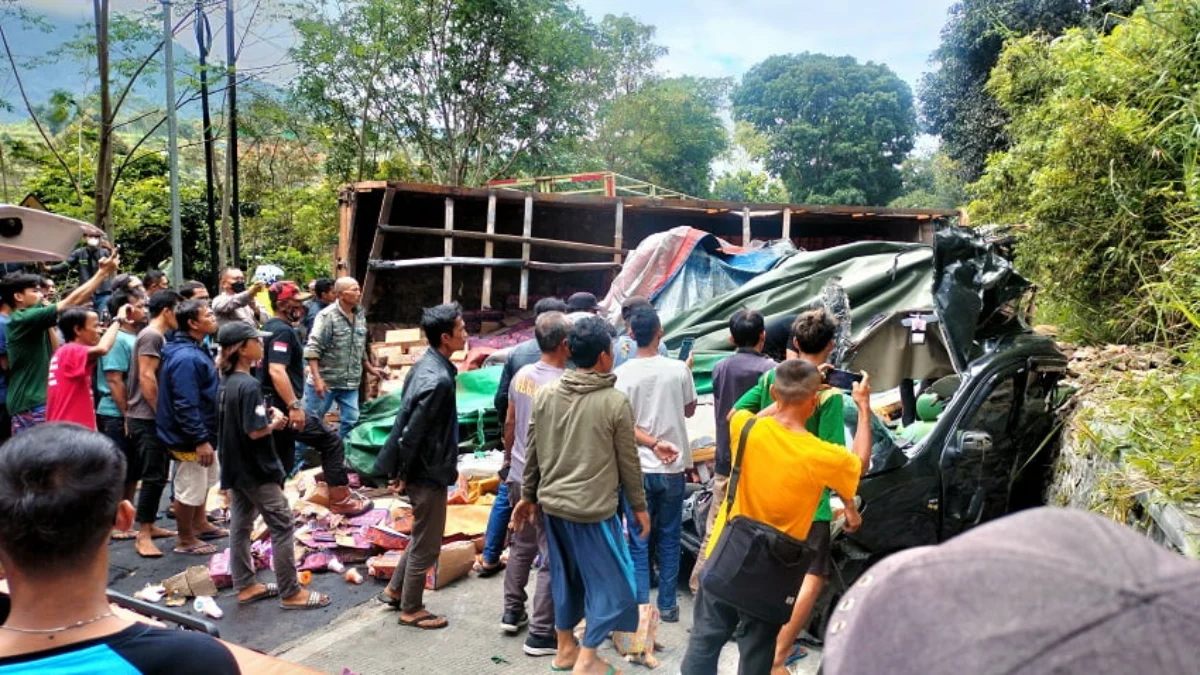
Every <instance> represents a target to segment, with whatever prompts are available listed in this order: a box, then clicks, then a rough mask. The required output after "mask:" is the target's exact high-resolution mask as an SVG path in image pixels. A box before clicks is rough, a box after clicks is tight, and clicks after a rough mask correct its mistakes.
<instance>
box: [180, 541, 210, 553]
mask: <svg viewBox="0 0 1200 675" xmlns="http://www.w3.org/2000/svg"><path fill="white" fill-rule="evenodd" d="M171 551H172V552H173V553H182V554H184V555H212V554H214V553H216V552H217V547H216V546H213V545H212V544H205V543H204V542H200V543H199V544H193V545H192V546H185V547H183V548H179V547H178V546H176V547H175V548H173V549H171Z"/></svg>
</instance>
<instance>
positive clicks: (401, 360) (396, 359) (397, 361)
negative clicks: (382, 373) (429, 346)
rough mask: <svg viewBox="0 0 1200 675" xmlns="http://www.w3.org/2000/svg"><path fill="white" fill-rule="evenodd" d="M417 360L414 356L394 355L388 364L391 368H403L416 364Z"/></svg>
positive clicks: (390, 357) (388, 360) (389, 358)
mask: <svg viewBox="0 0 1200 675" xmlns="http://www.w3.org/2000/svg"><path fill="white" fill-rule="evenodd" d="M417 358H418V357H416V356H413V355H412V354H392V355H391V356H389V357H388V359H387V364H388V367H389V368H403V367H404V366H411V365H412V364H414V363H416V362H417Z"/></svg>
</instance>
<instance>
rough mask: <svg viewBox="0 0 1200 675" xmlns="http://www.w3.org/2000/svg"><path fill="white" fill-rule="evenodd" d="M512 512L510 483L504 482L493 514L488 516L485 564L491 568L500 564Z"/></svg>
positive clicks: (484, 544)
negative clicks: (509, 496)
mask: <svg viewBox="0 0 1200 675" xmlns="http://www.w3.org/2000/svg"><path fill="white" fill-rule="evenodd" d="M512 512H513V505H512V502H510V501H509V500H508V481H504V480H502V481H500V489H498V490H497V491H496V503H494V504H492V514H491V515H490V516H488V524H487V534H486V535H484V539H483V564H485V565H488V566H491V565H495V564H496V563H498V562H500V552H501V551H503V550H504V538H505V536H506V535H508V521H509V520H511V519H512Z"/></svg>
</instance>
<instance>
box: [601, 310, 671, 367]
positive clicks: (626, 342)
mask: <svg viewBox="0 0 1200 675" xmlns="http://www.w3.org/2000/svg"><path fill="white" fill-rule="evenodd" d="M642 307H649V308H650V309H654V305H652V304H650V301H649V300H647V299H646V298H644V297H642V296H640V295H634V296H631V297H629V298H627V299H626V300H625V302H623V303H621V321H623V322H624V323H625V332H624V333H622V334H621V335H618V336H617V337H615V338H613V370H616V369H617V368H620V367H621V365H622V364H624V363H625V362H626V361H628V360H629V359H632V358H633V357H634V355H636V354H637V348H638V346H637V340H634V339H633V334H632V333H631V332H630V326H629V319H630V318H632V317H633V313H634V311H635V310H637V309H640V308H642ZM658 355H659V356H668V355H669V354H668V352H667V346H666V345H665V344H663V343H662V340H659V342H658Z"/></svg>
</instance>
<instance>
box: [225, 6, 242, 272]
mask: <svg viewBox="0 0 1200 675" xmlns="http://www.w3.org/2000/svg"><path fill="white" fill-rule="evenodd" d="M236 38H237V34H236V31H234V29H233V2H232V1H230V2H226V3H225V46H226V64H227V68H228V75H229V83H228V85H227V90H228V94H227V95H228V96H229V144H228V145H229V149H228V152H229V159H228V161H229V199H230V204H229V211H230V217H231V218H232V219H233V220H232V223H233V265H234V267H241V266H242V228H241V223H240V222H239V221H240V220H241V212H240V211H241V210H240V208H239V206H238V136H237V47H236V46H235V43H236V42H237V39H236Z"/></svg>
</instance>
